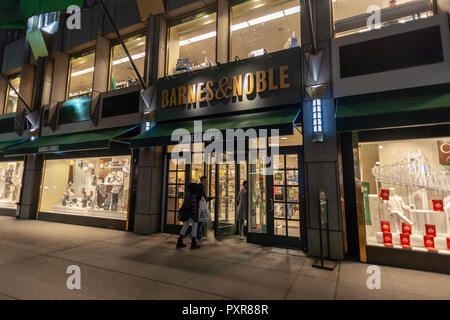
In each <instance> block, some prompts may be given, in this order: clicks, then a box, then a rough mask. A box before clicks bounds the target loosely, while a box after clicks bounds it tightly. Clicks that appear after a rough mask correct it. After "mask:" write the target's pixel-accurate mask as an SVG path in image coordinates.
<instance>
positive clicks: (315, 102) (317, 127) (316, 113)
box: [306, 84, 328, 142]
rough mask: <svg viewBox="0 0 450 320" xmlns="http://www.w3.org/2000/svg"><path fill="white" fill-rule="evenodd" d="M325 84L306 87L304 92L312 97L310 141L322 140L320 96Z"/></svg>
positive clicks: (325, 86) (321, 96)
mask: <svg viewBox="0 0 450 320" xmlns="http://www.w3.org/2000/svg"><path fill="white" fill-rule="evenodd" d="M327 87H328V85H327V84H320V85H315V86H309V87H306V92H307V93H308V94H309V96H310V97H311V99H312V141H313V142H323V133H324V122H323V104H322V98H323V96H324V94H325V91H326V89H327Z"/></svg>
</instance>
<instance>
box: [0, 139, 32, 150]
mask: <svg viewBox="0 0 450 320" xmlns="http://www.w3.org/2000/svg"><path fill="white" fill-rule="evenodd" d="M26 140H27V139H19V140H11V141H1V142H0V152H3V151H4V150H5V149H6V148H9V147H12V146H15V145H17V144H20V143H22V142H24V141H26Z"/></svg>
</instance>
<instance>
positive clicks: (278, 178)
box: [273, 171, 284, 186]
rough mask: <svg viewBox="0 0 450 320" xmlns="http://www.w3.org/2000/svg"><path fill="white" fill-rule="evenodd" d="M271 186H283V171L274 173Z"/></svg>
mask: <svg viewBox="0 0 450 320" xmlns="http://www.w3.org/2000/svg"><path fill="white" fill-rule="evenodd" d="M273 184H274V185H276V186H282V185H284V171H274V173H273Z"/></svg>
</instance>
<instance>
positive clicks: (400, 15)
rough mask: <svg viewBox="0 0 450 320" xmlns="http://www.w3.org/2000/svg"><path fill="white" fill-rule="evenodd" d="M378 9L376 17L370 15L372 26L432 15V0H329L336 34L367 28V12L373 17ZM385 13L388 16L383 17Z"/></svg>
mask: <svg viewBox="0 0 450 320" xmlns="http://www.w3.org/2000/svg"><path fill="white" fill-rule="evenodd" d="M377 9H378V10H380V15H379V17H380V21H378V22H377V20H376V19H371V20H373V21H374V22H373V23H374V27H375V28H381V27H384V26H388V25H392V24H398V23H406V22H408V21H414V20H418V19H423V18H428V17H431V16H432V15H433V0H358V1H354V0H333V19H334V26H335V33H336V36H338V37H340V36H345V35H349V34H352V33H358V32H365V31H370V30H371V29H372V27H369V26H368V25H367V24H368V18H369V15H372V16H373V17H374V18H375V17H376V13H375V10H377ZM385 17H389V19H388V20H386V18H385Z"/></svg>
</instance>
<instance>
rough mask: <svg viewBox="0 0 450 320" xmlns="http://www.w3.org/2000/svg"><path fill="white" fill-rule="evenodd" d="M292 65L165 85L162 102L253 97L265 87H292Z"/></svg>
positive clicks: (164, 104) (171, 104)
mask: <svg viewBox="0 0 450 320" xmlns="http://www.w3.org/2000/svg"><path fill="white" fill-rule="evenodd" d="M288 71H289V66H287V65H285V66H281V67H279V68H278V70H276V71H275V70H274V68H270V69H269V70H267V71H264V70H261V71H256V73H253V72H249V73H246V74H239V75H234V76H233V77H232V78H231V77H227V76H224V77H222V78H220V80H219V81H218V82H217V83H216V82H214V81H212V80H210V81H206V82H198V83H193V84H189V85H187V86H180V87H178V88H171V89H164V90H162V91H161V106H162V108H163V109H164V108H167V107H179V106H185V105H189V106H190V105H194V106H195V105H197V103H199V104H200V103H203V102H206V101H208V102H210V101H213V100H216V101H220V100H223V99H231V98H232V97H235V98H238V99H241V98H242V97H243V96H247V98H251V97H252V96H254V95H255V94H261V93H263V92H266V91H277V90H280V89H289V88H290V84H289V82H288V78H289V75H288Z"/></svg>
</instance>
